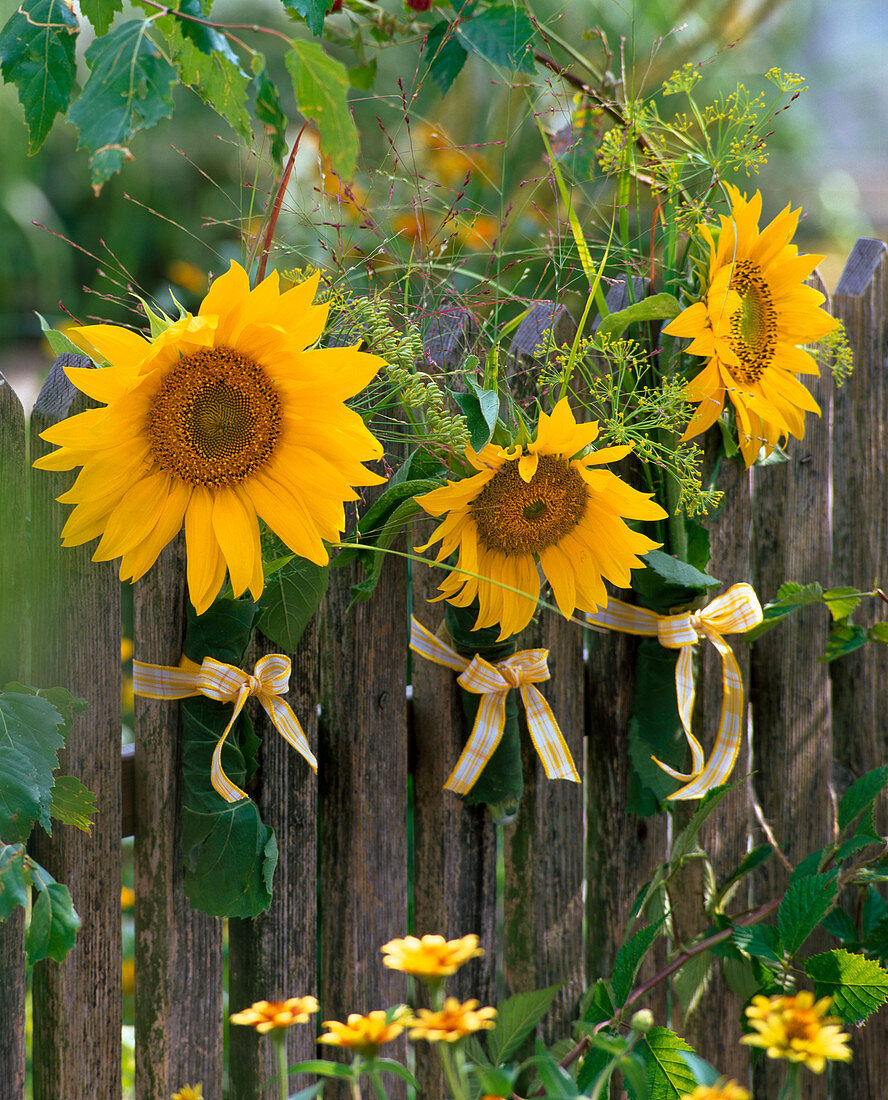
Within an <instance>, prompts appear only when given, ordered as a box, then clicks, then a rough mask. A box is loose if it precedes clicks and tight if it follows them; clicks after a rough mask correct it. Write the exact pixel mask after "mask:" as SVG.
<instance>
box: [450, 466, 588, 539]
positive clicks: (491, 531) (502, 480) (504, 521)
mask: <svg viewBox="0 0 888 1100" xmlns="http://www.w3.org/2000/svg"><path fill="white" fill-rule="evenodd" d="M587 499H588V494H587V488H586V483H585V481H583V478H582V476H581V474H580V473H579V471H578V470H577V469H576V468H575V467H573V466H571V464H570V462H569V461H568V460H567V459H566V458H558V457H557V456H556V455H540V456H539V462H538V464H537V468H536V473H535V474H534V475H533V477H532V478H531V479H530V481H529V482H527V481H524V480H523V479H522V477H521V475H520V474H519V473H518V460H517V459H512V460H510V461H508V462H506V463H505V464H504V465H503V466H502V467H501V468H500V469H499V470H497V472H496V473H495V474H494V475H493V477H492V478H491V479H490V481H488V482H487V484H486V485H485V486H484V488H483V489H482V490H481V492H480V493H479V494H478V496H477V497H476V498H475V500H474V502H473V503H472V505H471V509H470V511H471V516H472V519H473V520H474V521H475V525H476V527H477V528H478V537H479V539H480V541H481V543H482V545H483V546H485V547H486V548H487V549H488V550H500V551H502V552H503V553H504V554H538V553H539V552H540V551H541V550H545V549H546V547H548V546H554V545H555V544H556V543H558V542H559V541H560V540H561V539H563V538H564V536H565V535H567V534H569V533H570V531H572V530H573V528H574V527H576V525H577V524H578V523H579V522H580V520H581V519H582V518H583V516H584V514H585V512H586V501H587Z"/></svg>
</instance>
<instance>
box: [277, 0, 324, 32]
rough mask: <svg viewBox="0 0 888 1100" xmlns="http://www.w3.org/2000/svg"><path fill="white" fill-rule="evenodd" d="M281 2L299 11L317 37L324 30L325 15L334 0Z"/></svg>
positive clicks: (282, 0)
mask: <svg viewBox="0 0 888 1100" xmlns="http://www.w3.org/2000/svg"><path fill="white" fill-rule="evenodd" d="M281 2H282V3H283V5H284V7H285V8H286V9H287V10H289V11H296V12H299V14H300V15H301V16H302V18H303V19H304V20H305V25H306V26H307V27H308V29H309V30H310V31H311V33H312V34H313V35H314V36H315V38H318V37H320V35H321V34H322V33H323V30H324V17H325V16H326V14H327V12H328V11H329V10H330V9H331V8H332V7H333V0H281Z"/></svg>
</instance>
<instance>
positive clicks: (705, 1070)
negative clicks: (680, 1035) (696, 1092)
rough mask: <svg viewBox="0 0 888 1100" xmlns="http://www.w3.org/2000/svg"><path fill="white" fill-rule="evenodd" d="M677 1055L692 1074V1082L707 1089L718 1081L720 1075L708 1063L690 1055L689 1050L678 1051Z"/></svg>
mask: <svg viewBox="0 0 888 1100" xmlns="http://www.w3.org/2000/svg"><path fill="white" fill-rule="evenodd" d="M679 1055H680V1057H681V1060H682V1061H683V1062H684V1064H685V1065H686V1066H687V1067H688V1069H689V1070H690V1071H691V1073H693V1075H694V1080H695V1081H696V1082H697V1084H698V1085H705V1086H706V1087H707V1088H712V1086H713V1085H714V1084H715V1083H716V1081H718V1079H719V1077H720V1076H721V1074H720V1073H719V1072H718V1070H717V1069H716V1068H715V1066H711V1065H710V1064H709V1063H708V1062H705V1061H704V1060H703V1059H702V1058H701V1057H700V1056H699V1055H697V1054H691V1052H690V1051H689V1050H682V1051H679Z"/></svg>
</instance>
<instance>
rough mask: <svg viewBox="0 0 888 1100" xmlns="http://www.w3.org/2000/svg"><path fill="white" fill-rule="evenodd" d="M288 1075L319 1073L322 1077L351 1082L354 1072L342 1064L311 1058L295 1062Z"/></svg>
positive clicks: (288, 1070)
mask: <svg viewBox="0 0 888 1100" xmlns="http://www.w3.org/2000/svg"><path fill="white" fill-rule="evenodd" d="M287 1072H288V1073H317V1074H320V1076H321V1077H338V1078H339V1079H340V1080H342V1081H345V1080H351V1079H352V1078H353V1077H354V1071H353V1070H352V1068H351V1066H344V1065H343V1064H342V1063H341V1062H327V1061H325V1060H324V1059H323V1058H309V1059H308V1060H307V1061H305V1062H295V1063H294V1064H293V1065H292V1066H289V1067H288V1069H287Z"/></svg>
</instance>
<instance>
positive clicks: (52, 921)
mask: <svg viewBox="0 0 888 1100" xmlns="http://www.w3.org/2000/svg"><path fill="white" fill-rule="evenodd" d="M79 927H80V918H79V917H78V916H77V913H76V912H75V910H74V906H73V904H72V903H71V895H70V894H69V893H68V887H67V886H63V885H62V884H61V883H60V882H48V883H46V885H45V886H44V887H43V888H42V890H40V893H39V894H38V895H37V901H36V902H35V903H34V908H33V909H32V910H31V923H30V925H29V926H28V935H27V937H26V939H25V952H26V954H27V956H28V965H29V966H31V965H33V964H34V963H35V962H39V961H40V960H41V959H55V961H56V962H64V960H65V956H66V955H67V954H68V952H69V951H70V950H71V948H72V947H73V946H74V940H75V938H76V935H77V929H78V928H79Z"/></svg>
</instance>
